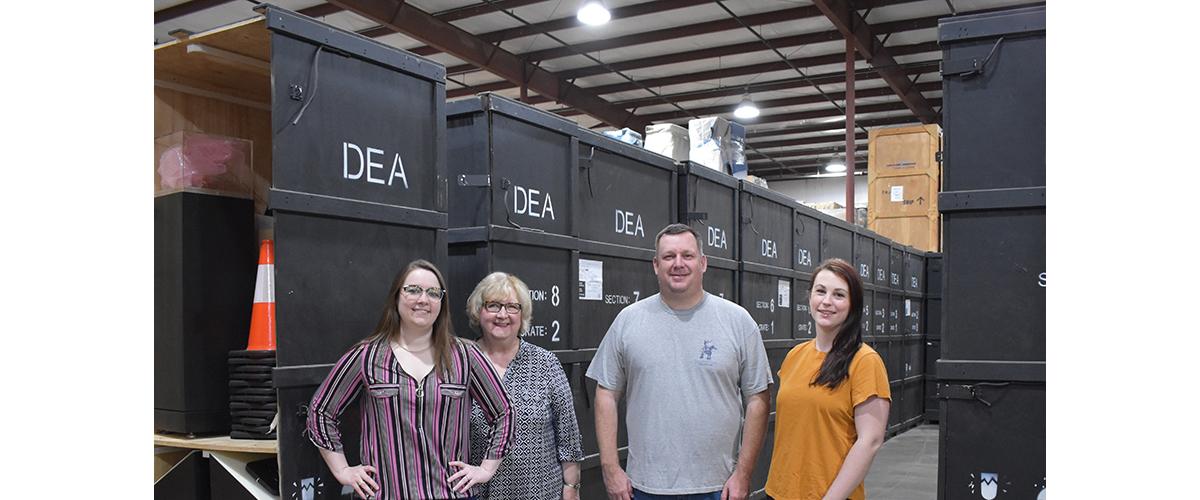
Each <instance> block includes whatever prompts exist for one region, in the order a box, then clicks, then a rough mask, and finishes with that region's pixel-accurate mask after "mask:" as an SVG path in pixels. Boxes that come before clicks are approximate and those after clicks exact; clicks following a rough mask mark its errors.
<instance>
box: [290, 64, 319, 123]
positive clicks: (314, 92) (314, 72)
mask: <svg viewBox="0 0 1200 500" xmlns="http://www.w3.org/2000/svg"><path fill="white" fill-rule="evenodd" d="M324 47H325V46H324V45H317V50H316V52H313V62H312V73H311V74H309V76H308V80H309V82H308V83H309V86H310V87H312V92H309V93H308V99H305V100H304V105H302V106H300V109H299V110H297V111H296V116H293V117H292V125H295V124H297V123H300V117H301V116H304V110H306V109H308V105H309V104H312V102H313V99H316V98H317V68H318V67H319V65H318V64H317V61H318V58H319V57H320V56H321V49H323V48H324Z"/></svg>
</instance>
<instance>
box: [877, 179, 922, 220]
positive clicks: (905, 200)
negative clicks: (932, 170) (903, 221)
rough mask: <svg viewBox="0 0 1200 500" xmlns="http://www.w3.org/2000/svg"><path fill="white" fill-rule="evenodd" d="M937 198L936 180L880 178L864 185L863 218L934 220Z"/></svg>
mask: <svg viewBox="0 0 1200 500" xmlns="http://www.w3.org/2000/svg"><path fill="white" fill-rule="evenodd" d="M937 197H938V180H937V178H936V177H933V176H929V175H924V174H921V175H905V176H900V177H881V178H878V179H875V180H872V181H870V182H869V183H868V184H867V217H868V218H871V217H913V216H918V215H919V216H932V217H937V215H938V209H937Z"/></svg>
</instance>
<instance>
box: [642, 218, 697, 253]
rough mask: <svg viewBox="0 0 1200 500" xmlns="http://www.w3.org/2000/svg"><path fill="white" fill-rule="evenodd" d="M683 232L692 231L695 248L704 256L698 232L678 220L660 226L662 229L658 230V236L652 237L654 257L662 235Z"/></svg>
mask: <svg viewBox="0 0 1200 500" xmlns="http://www.w3.org/2000/svg"><path fill="white" fill-rule="evenodd" d="M683 233H692V236H693V237H695V238H696V248H699V249H700V256H701V257H703V256H704V244H703V243H701V242H700V233H697V232H696V230H695V229H692V226H689V225H687V224H683V223H679V222H676V223H674V224H670V225H668V226H667V227H664V228H662V231H659V232H658V236H655V237H654V255H655V257H657V256H658V241H659V240H661V239H662V237H663V236H665V235H668V234H671V235H675V234H683Z"/></svg>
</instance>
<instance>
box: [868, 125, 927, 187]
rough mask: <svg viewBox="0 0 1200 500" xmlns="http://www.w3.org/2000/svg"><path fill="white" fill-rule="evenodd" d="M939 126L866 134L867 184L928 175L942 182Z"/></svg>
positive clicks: (895, 129) (898, 128)
mask: <svg viewBox="0 0 1200 500" xmlns="http://www.w3.org/2000/svg"><path fill="white" fill-rule="evenodd" d="M941 147H942V131H941V127H938V125H937V124H930V125H915V126H910V127H893V128H880V129H874V130H870V131H868V132H867V182H871V181H873V180H875V179H876V178H881V177H895V176H907V175H917V174H926V175H932V176H934V177H937V178H940V177H941V175H940V172H941V167H940V165H939V164H938V161H937V152H938V151H939V150H940V149H941Z"/></svg>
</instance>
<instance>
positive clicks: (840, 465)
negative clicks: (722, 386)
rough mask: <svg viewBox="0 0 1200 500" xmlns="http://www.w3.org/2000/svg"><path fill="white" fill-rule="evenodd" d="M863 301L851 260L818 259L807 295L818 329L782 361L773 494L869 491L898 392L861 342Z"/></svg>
mask: <svg viewBox="0 0 1200 500" xmlns="http://www.w3.org/2000/svg"><path fill="white" fill-rule="evenodd" d="M862 303H863V285H862V282H861V281H859V278H858V275H857V274H856V273H855V272H854V268H853V267H851V266H850V264H848V263H846V261H844V260H841V259H829V260H826V261H825V262H822V263H821V265H820V266H818V267H817V269H816V272H815V273H814V274H813V282H812V287H811V288H810V289H809V299H808V307H809V313H810V314H812V317H813V321H814V322H815V323H816V326H817V336H816V338H815V339H813V340H810V341H808V342H805V343H803V344H800V345H798V346H796V347H794V348H792V350H791V351H790V352H788V355H787V357H786V358H784V360H783V365H782V366H781V367H780V369H779V395H778V396H777V398H776V401H775V412H776V413H775V447H774V451H773V452H772V453H771V471H770V473H768V475H767V488H766V491H767V494H768V495H770V496H771V498H774V499H778V500H799V499H804V500H807V499H838V500H840V499H844V498H851V499H855V500H861V499H865V498H866V492H865V491H864V489H863V484H862V483H863V478H865V477H866V476H867V469H869V468H870V467H871V461H872V460H874V459H875V452H877V451H879V446H880V445H882V444H883V434H884V429H885V427H886V426H887V417H888V409H889V407H890V405H891V397H892V395H891V390H890V388H889V387H888V377H887V370H886V369H885V368H884V365H883V359H881V358H880V357H879V354H878V353H876V352H875V350H874V349H872V348H871V347H870V346H868V345H866V344H864V343H863V342H862V333H861V331H860V328H861V322H862Z"/></svg>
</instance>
